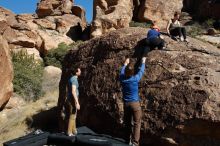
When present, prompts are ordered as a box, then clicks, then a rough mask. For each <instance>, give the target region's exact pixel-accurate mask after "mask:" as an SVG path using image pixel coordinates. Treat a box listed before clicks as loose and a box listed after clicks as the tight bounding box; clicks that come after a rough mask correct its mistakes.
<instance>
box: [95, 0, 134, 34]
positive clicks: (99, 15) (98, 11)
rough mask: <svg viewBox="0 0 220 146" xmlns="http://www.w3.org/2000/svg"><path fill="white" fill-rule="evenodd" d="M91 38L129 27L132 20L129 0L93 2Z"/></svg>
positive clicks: (100, 0)
mask: <svg viewBox="0 0 220 146" xmlns="http://www.w3.org/2000/svg"><path fill="white" fill-rule="evenodd" d="M93 3H94V4H93V10H94V12H93V22H92V27H91V37H96V36H100V35H102V34H104V33H106V32H109V31H111V30H116V29H119V28H124V27H128V26H129V22H130V21H131V19H132V16H133V15H132V7H133V4H132V1H131V0H94V2H93Z"/></svg>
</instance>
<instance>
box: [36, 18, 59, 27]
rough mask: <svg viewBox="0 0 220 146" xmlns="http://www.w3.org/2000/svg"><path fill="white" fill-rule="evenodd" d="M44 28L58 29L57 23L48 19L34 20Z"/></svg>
mask: <svg viewBox="0 0 220 146" xmlns="http://www.w3.org/2000/svg"><path fill="white" fill-rule="evenodd" d="M33 22H34V23H36V24H37V25H38V26H39V27H40V28H42V29H45V28H46V29H56V24H55V23H54V22H51V21H49V20H48V19H35V20H33Z"/></svg>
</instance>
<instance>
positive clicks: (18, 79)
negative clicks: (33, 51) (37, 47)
mask: <svg viewBox="0 0 220 146" xmlns="http://www.w3.org/2000/svg"><path fill="white" fill-rule="evenodd" d="M12 61H13V67H14V80H13V85H14V92H16V93H18V94H19V95H21V96H22V97H23V98H24V99H25V100H27V101H35V100H37V99H38V98H39V97H40V96H41V95H42V86H41V83H42V76H43V64H42V63H41V62H39V61H36V60H34V56H33V55H31V56H30V55H28V54H27V52H26V51H20V52H17V53H12Z"/></svg>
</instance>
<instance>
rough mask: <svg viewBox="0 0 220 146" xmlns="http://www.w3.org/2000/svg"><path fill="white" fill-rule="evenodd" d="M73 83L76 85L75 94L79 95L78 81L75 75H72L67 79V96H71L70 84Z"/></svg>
mask: <svg viewBox="0 0 220 146" xmlns="http://www.w3.org/2000/svg"><path fill="white" fill-rule="evenodd" d="M73 85H75V86H76V96H77V97H79V90H78V88H79V83H78V80H77V76H72V77H71V78H70V79H69V80H68V98H71V97H73V94H72V86H73Z"/></svg>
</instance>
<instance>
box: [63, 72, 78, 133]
mask: <svg viewBox="0 0 220 146" xmlns="http://www.w3.org/2000/svg"><path fill="white" fill-rule="evenodd" d="M71 73H72V75H71V77H70V79H69V80H68V95H67V101H66V107H67V118H68V128H67V135H68V136H74V135H76V134H77V130H76V115H77V110H80V104H79V100H78V97H79V90H78V88H79V83H78V77H79V76H80V75H81V70H80V68H77V69H73V70H72V71H71Z"/></svg>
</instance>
